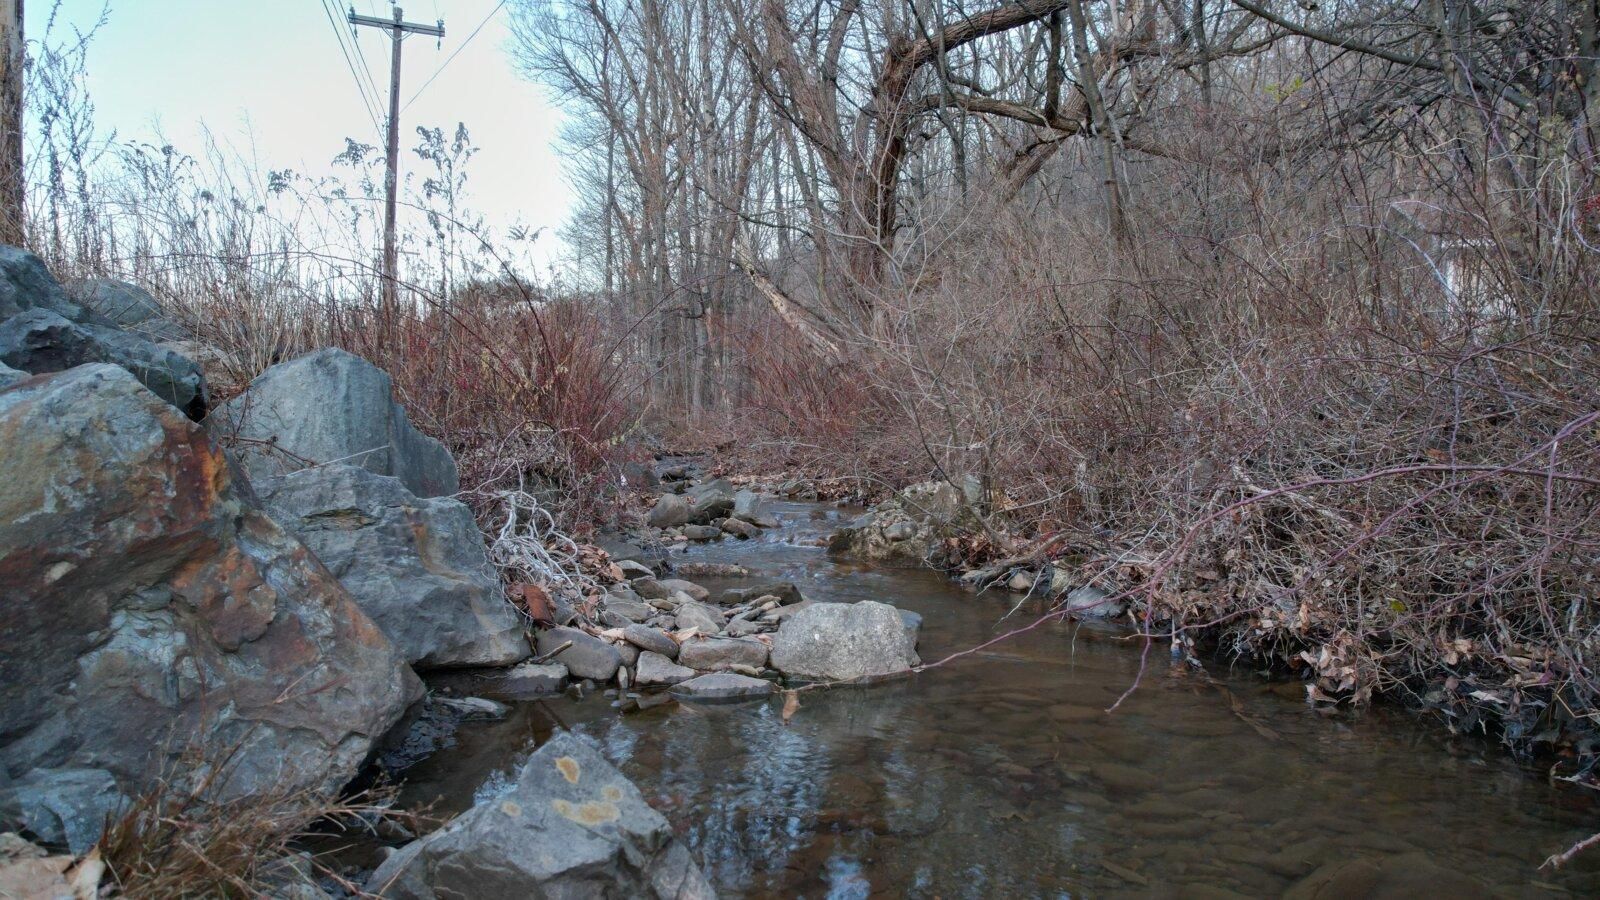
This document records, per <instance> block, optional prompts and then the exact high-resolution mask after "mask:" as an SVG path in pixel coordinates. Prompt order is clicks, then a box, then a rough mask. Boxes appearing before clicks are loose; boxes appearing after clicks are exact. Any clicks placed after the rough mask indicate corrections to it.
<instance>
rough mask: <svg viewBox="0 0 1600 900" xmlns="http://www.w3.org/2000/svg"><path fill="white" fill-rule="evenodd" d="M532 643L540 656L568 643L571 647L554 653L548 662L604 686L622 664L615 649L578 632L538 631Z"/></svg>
mask: <svg viewBox="0 0 1600 900" xmlns="http://www.w3.org/2000/svg"><path fill="white" fill-rule="evenodd" d="M535 640H536V642H535V645H534V650H535V651H536V652H537V654H538V655H539V656H541V657H543V656H545V655H547V654H550V653H554V652H555V649H556V648H557V647H560V646H561V645H562V644H565V643H566V642H568V641H571V642H572V646H570V647H568V648H566V649H565V650H562V651H561V652H559V653H555V655H554V656H552V657H551V659H552V660H554V661H555V662H558V663H561V664H562V665H564V666H566V667H567V671H569V672H571V673H572V677H574V678H592V679H594V681H595V682H597V683H601V684H603V683H605V682H607V681H610V680H611V676H613V675H615V674H617V667H618V666H620V665H622V654H621V653H619V652H617V648H616V647H613V646H611V644H609V643H607V642H606V641H605V640H603V639H601V638H597V637H595V636H594V635H592V634H590V633H589V632H587V631H583V630H581V629H577V628H551V629H548V630H546V631H541V632H539V636H538V637H537V638H536V639H535Z"/></svg>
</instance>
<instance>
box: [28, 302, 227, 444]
mask: <svg viewBox="0 0 1600 900" xmlns="http://www.w3.org/2000/svg"><path fill="white" fill-rule="evenodd" d="M0 362H4V363H5V364H6V365H8V366H11V367H13V368H17V369H21V370H22V371H24V372H30V373H32V374H34V375H44V374H47V373H50V372H60V371H63V370H65V369H70V368H72V367H74V366H81V365H86V364H88V363H110V364H111V365H114V366H121V367H122V368H124V369H127V370H128V371H129V372H132V373H133V375H134V377H135V378H138V379H139V381H140V382H142V383H143V384H144V386H145V387H147V388H149V389H150V390H152V391H154V392H155V394H156V396H158V397H160V398H161V399H163V400H165V401H167V402H168V403H171V404H172V405H173V406H176V407H177V408H178V409H180V410H183V414H184V415H186V416H188V417H189V418H191V419H194V420H195V421H199V420H201V419H204V418H205V417H206V408H207V400H206V383H205V377H204V376H203V375H202V374H201V373H200V367H199V366H198V365H197V364H195V362H194V361H193V360H191V359H188V358H187V357H184V356H182V355H180V354H178V353H174V352H173V351H172V350H169V349H167V348H166V347H163V346H161V345H159V344H154V343H151V342H150V341H148V340H145V339H144V338H142V337H140V336H138V335H135V334H129V333H128V332H125V331H122V330H121V329H118V328H114V327H112V326H109V325H99V324H95V323H93V322H87V323H82V322H74V321H72V320H71V319H68V318H66V317H64V316H62V315H60V314H59V313H56V312H53V311H51V310H48V309H30V310H27V311H26V312H21V313H18V314H17V315H14V316H12V317H11V318H9V319H6V320H5V321H4V322H0Z"/></svg>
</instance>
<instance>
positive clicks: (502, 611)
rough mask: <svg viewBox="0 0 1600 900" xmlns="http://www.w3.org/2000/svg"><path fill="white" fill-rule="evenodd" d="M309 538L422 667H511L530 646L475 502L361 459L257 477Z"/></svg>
mask: <svg viewBox="0 0 1600 900" xmlns="http://www.w3.org/2000/svg"><path fill="white" fill-rule="evenodd" d="M255 488H256V493H257V495H258V496H259V497H260V498H261V500H262V502H263V503H264V504H265V506H266V508H267V511H268V512H270V513H271V514H272V516H273V518H275V519H277V520H278V522H279V523H280V524H282V525H283V526H284V527H285V528H287V529H289V530H290V531H291V532H293V533H294V534H295V536H296V537H298V538H300V540H301V542H302V543H304V544H305V545H306V546H307V547H309V548H310V549H311V552H313V553H315V554H316V555H317V558H318V559H320V560H322V563H323V565H325V566H327V567H328V569H329V571H331V572H333V574H334V576H335V577H337V578H338V579H339V583H340V584H342V585H344V586H345V589H346V590H348V591H349V592H350V595H351V596H352V597H354V598H355V599H356V602H357V603H359V604H361V608H362V609H363V610H365V611H366V612H367V615H369V616H371V617H372V619H373V621H375V622H377V623H378V627H380V628H382V629H383V632H384V634H387V635H388V636H389V640H391V641H393V642H394V644H395V646H396V647H398V648H399V649H400V651H401V652H402V653H404V654H405V655H406V659H407V661H408V662H410V663H411V664H412V665H413V666H415V667H417V668H418V669H437V668H443V667H447V666H505V665H511V664H512V663H515V662H518V661H519V660H522V659H526V658H527V656H528V653H529V648H528V640H527V637H526V636H525V634H526V633H525V631H524V628H523V624H522V620H521V619H520V617H518V615H517V613H516V611H515V610H513V609H512V608H511V605H510V604H509V603H507V602H506V601H505V599H504V597H503V596H502V594H501V588H500V579H499V577H498V576H497V575H496V574H495V572H494V570H493V569H492V568H491V567H490V566H489V559H488V556H487V555H486V554H485V552H484V547H483V537H482V534H481V532H479V530H478V524H477V522H476V520H474V519H473V516H472V510H470V509H468V508H467V506H466V504H464V503H461V502H459V501H457V500H452V499H449V498H447V497H430V498H420V497H417V496H416V495H414V494H412V493H411V492H410V491H408V490H406V487H405V485H403V484H401V483H400V479H398V478H391V477H388V476H384V475H375V474H373V473H372V472H369V471H367V470H366V469H363V468H360V467H359V466H351V465H334V466H321V467H319V468H315V469H305V470H303V471H300V472H295V473H293V474H291V475H285V476H282V477H278V478H264V479H261V480H259V481H257V482H256V484H255Z"/></svg>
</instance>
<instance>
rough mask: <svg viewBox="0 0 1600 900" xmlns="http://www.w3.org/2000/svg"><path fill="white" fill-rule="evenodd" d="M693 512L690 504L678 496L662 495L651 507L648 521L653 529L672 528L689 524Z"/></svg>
mask: <svg viewBox="0 0 1600 900" xmlns="http://www.w3.org/2000/svg"><path fill="white" fill-rule="evenodd" d="M693 512H694V510H693V509H691V508H690V506H689V504H688V502H687V501H685V500H684V499H683V498H682V497H680V496H678V495H677V494H662V495H661V499H659V500H657V501H656V505H655V506H653V507H651V509H650V516H649V519H648V521H649V522H650V526H651V527H652V528H672V527H674V526H677V525H685V524H687V523H688V522H689V516H690V515H692V514H693Z"/></svg>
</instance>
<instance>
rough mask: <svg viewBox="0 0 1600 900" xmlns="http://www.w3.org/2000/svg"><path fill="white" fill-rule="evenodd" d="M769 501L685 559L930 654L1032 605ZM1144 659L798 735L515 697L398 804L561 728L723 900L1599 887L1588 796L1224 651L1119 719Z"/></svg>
mask: <svg viewBox="0 0 1600 900" xmlns="http://www.w3.org/2000/svg"><path fill="white" fill-rule="evenodd" d="M773 511H774V512H775V513H777V514H778V516H779V517H780V519H782V522H783V524H782V526H781V527H779V528H774V529H770V530H768V531H767V532H766V533H765V534H763V536H762V538H761V539H760V540H755V541H744V542H741V541H724V542H720V543H716V544H710V545H702V546H692V547H691V548H690V549H688V550H687V551H685V552H683V553H681V554H679V553H674V555H673V560H674V561H678V560H690V559H698V560H705V561H712V562H731V563H738V564H740V565H743V566H746V567H748V568H749V569H751V571H752V577H753V578H764V579H765V578H784V579H789V580H792V581H794V582H795V583H796V584H798V585H800V587H801V589H802V591H804V593H805V594H806V596H807V597H808V598H809V599H812V600H824V601H828V600H831V601H846V602H849V601H857V600H866V599H872V600H881V601H884V602H887V603H892V604H894V605H896V606H899V607H902V608H905V609H911V610H915V611H916V612H918V613H921V614H922V616H923V625H922V632H921V643H920V645H919V652H920V654H921V656H922V658H923V660H924V661H925V662H928V661H933V660H936V659H939V658H942V657H943V656H945V655H946V654H948V653H950V652H952V651H955V650H959V649H964V648H966V647H970V646H972V645H974V644H976V643H979V642H980V641H982V640H983V639H984V638H986V637H988V636H990V635H992V634H994V633H996V632H997V631H999V630H1005V629H1007V628H1011V627H1015V626H1016V625H1020V624H1025V623H1027V622H1030V621H1032V620H1033V618H1034V617H1035V616H1036V614H1037V612H1038V610H1039V608H1040V607H1039V606H1038V605H1037V604H1033V605H1027V606H1025V607H1024V608H1021V609H1018V610H1016V611H1015V612H1014V614H1012V615H1011V616H1010V618H1008V619H1005V620H1004V621H1003V622H1002V621H1001V620H1002V617H1004V616H1006V615H1007V613H1008V612H1009V611H1011V608H1012V606H1013V605H1015V604H1016V603H1017V600H1016V597H1015V595H1007V594H1005V593H1003V592H990V593H986V594H983V595H974V594H973V593H972V592H971V591H968V590H965V589H963V588H961V587H959V586H957V585H955V584H954V583H952V582H951V581H949V580H948V579H946V578H944V577H943V576H941V575H939V574H937V573H933V572H923V571H913V570H901V569H883V568H875V567H872V566H862V565H855V564H851V563H846V562H841V561H836V560H833V559H831V558H829V557H828V555H827V554H826V553H825V552H824V551H823V550H822V549H821V548H820V547H817V546H815V540H816V538H818V537H819V536H822V535H825V534H826V533H828V532H830V531H831V530H832V529H833V528H834V527H835V526H836V525H837V524H839V523H840V522H841V521H842V520H844V519H847V518H848V517H849V511H845V510H840V509H838V508H836V507H833V506H829V505H824V504H816V503H776V504H774V505H773ZM695 580H697V581H700V582H701V583H703V584H705V585H706V586H707V587H710V588H711V589H712V590H713V592H715V591H717V590H719V589H721V588H725V587H732V586H737V585H738V584H739V582H738V581H732V580H725V579H709V578H705V579H695ZM1140 647H1141V645H1140V644H1139V643H1138V642H1137V641H1136V640H1133V639H1129V638H1128V636H1127V632H1126V631H1125V630H1122V629H1117V628H1113V627H1108V626H1096V625H1074V624H1072V623H1053V624H1051V625H1049V626H1046V627H1041V628H1039V629H1036V630H1034V631H1032V632H1029V633H1027V634H1024V635H1021V636H1019V637H1017V638H1014V639H1012V640H1010V641H1007V642H1005V643H1002V644H999V645H996V646H995V647H993V648H991V649H990V650H988V651H984V652H982V653H980V654H976V655H973V656H969V657H965V658H963V659H960V660H958V661H955V662H953V663H951V664H949V665H947V666H944V667H942V668H938V669H934V670H930V671H928V672H925V673H923V674H921V675H917V676H914V677H910V678H902V679H899V680H895V681H891V682H887V683H882V684H878V685H873V686H868V687H853V688H844V689H834V690H829V691H813V692H807V693H805V694H803V695H802V696H801V703H802V705H801V707H800V709H799V710H798V711H797V712H796V713H795V714H794V716H793V718H792V719H791V720H790V721H789V722H788V723H785V722H784V721H783V719H782V715H781V707H782V703H781V700H768V701H763V702H755V703H741V704H733V705H702V704H669V705H666V706H661V707H655V708H652V709H648V710H644V711H641V712H635V713H629V714H627V715H623V714H621V713H620V712H619V711H618V710H617V709H615V708H613V707H612V705H611V702H612V701H611V700H610V699H609V698H606V697H604V696H602V695H600V694H599V693H594V694H591V695H589V696H588V697H586V698H584V699H582V700H575V699H572V698H570V697H566V696H561V697H555V698H550V699H546V700H540V701H534V702H524V703H519V704H517V705H516V706H515V707H514V709H513V711H512V713H511V715H510V716H508V717H507V718H505V719H502V720H499V721H495V722H488V723H470V724H467V725H464V726H463V728H462V730H461V731H460V732H459V733H458V734H457V736H456V745H455V746H454V747H453V748H450V749H448V750H445V751H443V752H441V753H438V754H436V755H435V756H433V757H431V758H429V759H427V760H425V761H423V762H421V763H420V764H418V765H416V766H415V767H413V768H412V769H411V770H409V771H408V772H407V773H406V779H407V780H406V783H405V785H404V788H403V794H402V801H403V803H404V804H405V805H407V806H419V805H423V804H428V803H431V804H433V809H434V810H435V811H436V812H443V813H456V812H460V811H462V810H464V809H466V808H467V807H468V806H470V805H471V804H472V802H473V798H474V796H475V795H477V794H479V792H480V791H484V790H487V788H486V787H485V786H486V785H491V786H492V785H493V784H494V783H496V782H499V781H501V780H503V779H505V778H507V777H508V774H509V773H510V772H512V771H514V767H515V766H516V764H517V763H518V762H519V761H520V760H521V759H523V758H524V757H525V756H526V755H527V754H528V753H529V752H530V751H531V750H532V749H533V748H534V747H535V746H536V745H537V744H538V742H539V741H542V740H543V739H545V738H546V737H548V735H549V734H550V733H551V732H552V730H553V729H556V728H558V727H568V728H572V729H575V730H577V731H579V732H582V733H584V734H586V735H589V736H590V737H592V738H594V739H595V740H596V741H597V742H598V744H599V745H600V746H601V747H602V748H603V751H604V753H605V754H606V756H607V757H608V758H610V759H611V760H612V761H613V762H614V763H616V764H617V765H618V767H619V768H621V769H622V771H623V772H624V773H625V774H626V775H627V776H628V777H629V778H631V779H632V780H633V781H634V783H635V784H637V785H638V786H639V789H640V790H641V791H643V793H644V794H645V796H646V798H647V799H648V800H649V801H650V802H651V803H652V804H653V805H654V806H655V807H656V808H657V809H659V810H660V811H661V812H662V813H663V814H664V815H665V816H666V817H667V819H668V820H669V821H670V822H672V823H673V825H674V826H675V828H676V829H677V830H678V833H679V834H680V835H681V836H682V837H683V838H684V839H685V840H686V841H687V842H688V844H689V846H690V847H691V848H692V850H693V851H694V853H695V855H696V856H697V857H698V858H699V859H700V860H701V862H702V864H703V866H704V867H705V870H706V872H707V874H708V875H709V876H710V877H711V880H712V881H713V883H715V885H716V886H717V889H718V890H719V892H721V893H723V894H724V895H727V896H746V897H779V896H782V897H792V896H803V897H816V898H821V897H829V898H856V897H869V896H916V897H945V898H949V897H973V898H977V897H999V896H1005V897H1069V896H1185V897H1191V896H1192V897H1213V896H1214V897H1223V896H1238V895H1244V896H1279V895H1281V894H1283V893H1284V892H1285V891H1288V890H1290V889H1292V888H1295V887H1296V886H1297V885H1300V886H1302V888H1303V887H1304V884H1305V881H1306V879H1307V878H1308V877H1310V876H1313V875H1314V873H1316V874H1319V875H1320V874H1325V873H1326V872H1328V871H1329V869H1331V868H1335V867H1337V866H1338V865H1340V864H1346V863H1349V862H1350V861H1352V860H1371V861H1373V862H1374V863H1375V864H1376V865H1378V866H1380V867H1381V868H1382V871H1383V872H1385V873H1386V874H1387V878H1388V880H1387V881H1385V882H1384V884H1385V885H1388V886H1389V887H1390V888H1391V889H1396V886H1397V885H1398V888H1397V889H1398V890H1400V891H1402V892H1403V893H1410V891H1411V889H1412V888H1414V889H1415V890H1416V891H1418V892H1426V893H1439V892H1440V891H1445V892H1448V893H1450V894H1452V895H1459V894H1460V893H1461V891H1459V890H1456V889H1453V888H1454V886H1455V881H1458V880H1461V879H1462V878H1463V876H1466V877H1470V878H1472V879H1476V880H1478V881H1479V882H1481V884H1482V885H1483V886H1484V887H1486V888H1491V889H1493V890H1495V891H1496V892H1499V893H1503V894H1505V895H1509V896H1529V895H1554V896H1562V895H1575V896H1594V895H1600V853H1595V854H1591V855H1590V856H1588V857H1580V858H1579V859H1577V860H1576V861H1574V862H1573V863H1572V864H1570V865H1569V866H1568V867H1567V868H1566V869H1563V870H1561V871H1557V872H1551V871H1540V870H1539V868H1538V866H1539V863H1540V862H1541V861H1542V860H1543V859H1544V858H1545V857H1546V856H1548V855H1550V854H1552V853H1556V852H1559V851H1562V850H1564V849H1566V848H1567V847H1568V846H1569V845H1570V844H1572V843H1573V842H1574V841H1576V840H1578V839H1581V838H1583V837H1585V836H1587V835H1588V834H1590V833H1591V832H1593V831H1595V830H1597V829H1600V816H1597V815H1596V812H1597V807H1596V803H1595V802H1594V800H1593V799H1592V795H1591V794H1590V792H1587V791H1585V790H1583V789H1580V788H1577V787H1574V786H1571V785H1567V784H1562V783H1555V784H1552V783H1550V782H1549V781H1548V780H1547V779H1545V778H1544V777H1543V775H1542V774H1541V773H1539V772H1536V771H1533V770H1530V769H1528V768H1525V767H1523V766H1521V765H1519V764H1518V763H1517V762H1516V761H1514V760H1513V759H1511V758H1510V757H1508V756H1507V755H1506V754H1505V753H1504V752H1502V751H1501V750H1499V749H1498V748H1497V747H1495V746H1493V745H1491V744H1490V743H1488V742H1486V741H1482V740H1476V739H1464V738H1452V737H1451V736H1450V735H1448V734H1447V733H1445V731H1444V729H1442V728H1441V727H1440V726H1439V724H1438V723H1437V722H1434V721H1427V720H1423V719H1420V718H1418V717H1416V716H1413V715H1411V714H1408V713H1405V712H1403V711H1399V710H1395V709H1387V708H1378V709H1374V710H1369V711H1366V712H1363V713H1362V714H1360V715H1349V714H1344V713H1340V714H1325V713H1319V712H1317V711H1316V710H1313V709H1312V708H1310V707H1308V706H1307V705H1306V704H1305V702H1304V700H1303V690H1302V688H1301V687H1300V686H1299V685H1295V684H1283V683H1281V682H1279V683H1274V682H1271V681H1268V680H1265V679H1263V678H1261V677H1259V676H1258V675H1256V674H1255V673H1252V672H1249V671H1242V670H1235V671H1231V672H1230V671H1229V670H1228V669H1227V667H1226V664H1225V662H1224V661H1219V660H1211V661H1208V662H1207V664H1206V665H1207V669H1208V670H1209V674H1210V677H1207V676H1206V675H1205V674H1202V673H1200V672H1197V671H1195V670H1194V669H1192V668H1190V667H1188V666H1186V665H1182V664H1174V663H1173V662H1172V661H1171V660H1170V659H1169V657H1168V654H1167V652H1166V649H1165V647H1164V646H1158V647H1155V648H1153V649H1152V651H1151V653H1150V654H1149V657H1148V668H1147V670H1146V671H1145V673H1144V677H1143V681H1142V683H1141V686H1140V688H1139V690H1138V691H1137V692H1136V693H1134V694H1133V695H1132V697H1131V698H1130V699H1129V700H1128V701H1127V702H1125V703H1124V704H1123V705H1122V707H1121V708H1119V709H1118V710H1117V711H1116V712H1115V713H1112V714H1107V713H1106V712H1105V711H1104V710H1105V708H1106V707H1108V706H1110V705H1111V703H1112V702H1113V701H1115V700H1116V698H1117V697H1118V696H1119V695H1121V694H1122V693H1123V692H1124V691H1125V690H1126V689H1127V688H1128V687H1129V685H1130V684H1132V683H1133V681H1134V679H1135V678H1136V677H1137V675H1138V672H1139V666H1140V656H1141V654H1140ZM1408 879H1409V880H1408ZM1357 883H1358V882H1335V883H1334V884H1333V885H1331V886H1330V887H1329V888H1328V890H1332V891H1338V890H1340V887H1339V885H1341V884H1343V885H1346V887H1347V888H1348V887H1349V886H1351V885H1355V884H1357ZM1327 895H1328V896H1332V895H1333V894H1331V893H1330V894H1327Z"/></svg>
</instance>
